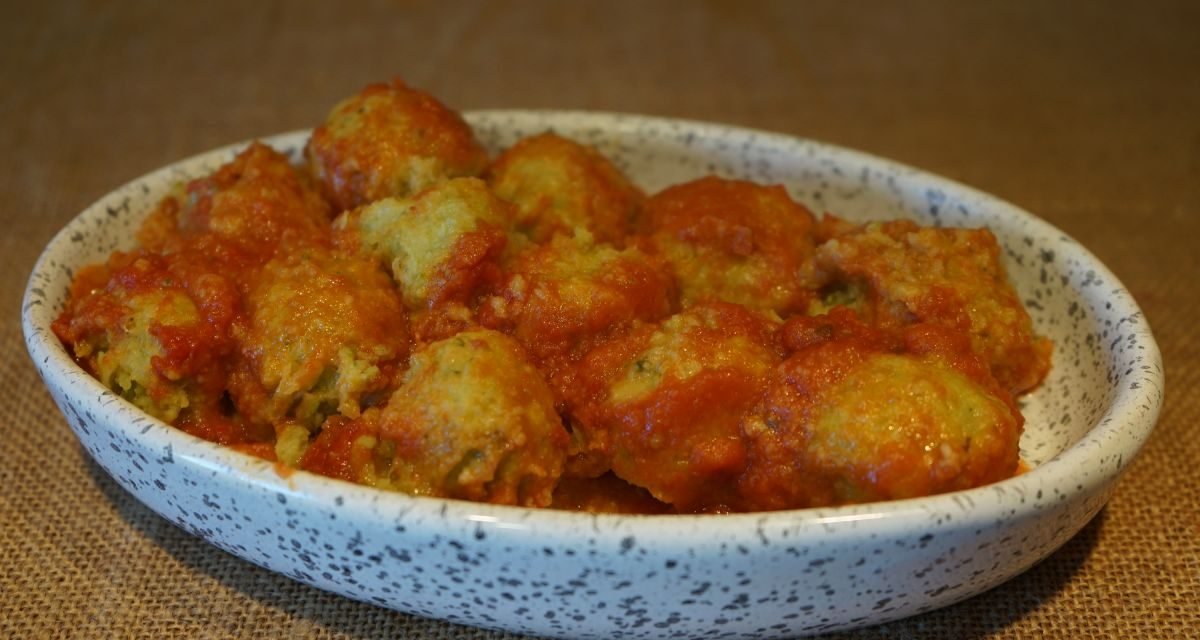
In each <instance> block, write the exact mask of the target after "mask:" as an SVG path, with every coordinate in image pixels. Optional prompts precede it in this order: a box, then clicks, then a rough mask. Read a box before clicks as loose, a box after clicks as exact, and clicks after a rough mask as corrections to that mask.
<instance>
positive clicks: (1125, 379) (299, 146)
mask: <svg viewBox="0 0 1200 640" xmlns="http://www.w3.org/2000/svg"><path fill="white" fill-rule="evenodd" d="M467 118H468V120H469V121H470V122H471V123H472V124H473V125H474V126H475V128H476V131H477V134H478V136H479V138H480V139H481V141H482V142H483V143H484V144H485V146H487V147H488V148H489V149H490V150H492V151H493V152H496V151H498V150H500V149H502V148H504V147H506V146H508V145H510V144H512V143H513V142H515V141H516V140H518V139H519V138H521V137H524V136H527V135H531V134H534V133H538V132H540V131H544V130H547V129H551V130H554V131H556V132H558V133H560V134H562V135H565V136H568V137H571V138H574V139H576V140H579V141H581V142H584V143H587V144H591V145H593V146H595V147H597V148H598V149H599V150H600V151H601V152H602V153H604V154H605V155H607V156H608V157H610V158H612V159H613V160H614V161H615V162H616V163H617V164H618V165H619V166H620V167H621V168H622V169H623V170H625V171H626V172H627V173H628V175H630V176H631V177H632V178H633V180H634V181H635V182H636V183H637V184H639V185H640V186H641V187H642V188H644V189H645V190H646V191H648V192H654V191H656V190H658V189H661V188H663V187H665V186H667V185H670V184H673V183H677V182H681V181H684V180H688V179H692V178H696V177H699V176H702V175H705V174H711V173H716V174H718V175H722V176H725V177H733V178H742V179H749V180H754V181H758V182H761V183H775V184H782V185H784V186H785V187H786V188H787V189H788V190H789V192H790V193H791V194H792V195H793V197H795V198H796V199H797V200H799V201H800V202H802V203H804V204H805V205H807V206H808V207H809V208H810V209H812V210H813V211H814V212H816V213H820V212H830V213H834V214H837V215H839V216H841V217H844V218H848V219H851V220H856V221H862V220H879V219H888V218H898V217H903V218H911V219H914V220H917V221H918V222H921V223H923V224H931V225H939V226H969V227H978V226H986V227H988V228H990V229H991V230H992V231H993V232H994V233H995V234H996V235H997V237H998V238H999V241H1000V243H1001V245H1002V247H1003V249H1004V252H1005V254H1006V256H1005V257H1006V265H1007V268H1008V270H1009V275H1010V278H1011V279H1012V280H1013V282H1014V284H1015V286H1016V288H1017V291H1018V293H1019V295H1020V297H1021V299H1022V300H1024V301H1025V303H1026V305H1027V307H1028V309H1029V311H1030V313H1031V315H1032V317H1033V320H1034V323H1035V327H1036V330H1037V331H1038V332H1039V333H1041V334H1042V335H1045V336H1047V337H1049V338H1050V339H1051V340H1053V341H1054V359H1053V368H1052V371H1051V373H1050V376H1049V378H1048V379H1047V381H1046V382H1045V384H1044V385H1043V386H1042V387H1040V388H1039V389H1038V390H1037V391H1036V392H1034V393H1032V394H1030V395H1028V396H1025V397H1024V398H1023V399H1022V411H1023V413H1024V415H1025V417H1026V430H1025V433H1024V435H1023V437H1022V440H1021V453H1022V457H1023V459H1024V461H1025V462H1026V463H1027V464H1028V465H1029V466H1031V467H1034V468H1037V467H1039V466H1041V465H1044V464H1045V463H1047V462H1048V461H1050V460H1052V459H1053V458H1055V456H1058V455H1060V454H1062V453H1063V452H1064V451H1066V450H1068V449H1069V448H1070V447H1071V446H1072V445H1075V444H1076V443H1079V442H1080V441H1081V439H1083V438H1084V436H1085V435H1086V434H1088V432H1089V431H1091V430H1092V429H1093V428H1094V427H1095V426H1097V425H1098V424H1099V423H1101V422H1102V418H1104V417H1105V416H1106V415H1109V416H1110V417H1111V415H1112V412H1113V409H1114V406H1115V405H1117V404H1120V403H1121V402H1133V401H1136V400H1137V397H1134V396H1138V395H1139V394H1138V393H1137V392H1139V390H1140V386H1141V385H1143V384H1144V381H1143V378H1147V377H1148V379H1149V380H1150V381H1151V382H1152V383H1155V381H1157V382H1156V383H1155V384H1157V385H1158V393H1159V394H1161V378H1160V376H1159V374H1160V372H1161V368H1160V365H1159V364H1158V361H1157V358H1158V355H1157V351H1156V349H1155V347H1154V344H1153V339H1152V337H1151V336H1150V333H1149V329H1148V327H1146V326H1145V324H1144V321H1143V319H1142V317H1141V314H1140V312H1139V311H1138V310H1137V307H1136V305H1135V304H1134V303H1133V301H1132V299H1130V298H1129V297H1128V294H1127V293H1126V292H1125V291H1124V289H1123V288H1122V287H1121V285H1120V283H1119V282H1117V281H1116V279H1115V277H1113V276H1112V274H1111V273H1109V272H1108V271H1107V270H1106V269H1104V267H1103V265H1101V264H1100V263H1099V262H1098V261H1097V260H1096V259H1095V258H1094V257H1093V256H1091V254H1090V253H1088V252H1087V251H1086V250H1085V249H1083V248H1082V247H1081V246H1079V245H1078V244H1077V243H1075V242H1074V241H1073V240H1071V239H1070V238H1069V237H1067V236H1066V235H1064V234H1062V233H1061V232H1060V231H1058V230H1056V229H1054V228H1053V227H1051V226H1050V225H1048V224H1046V223H1044V222H1042V221H1040V220H1038V219H1037V218H1034V217H1033V216H1030V215H1029V214H1026V213H1024V212H1023V211H1021V210H1019V209H1017V208H1016V207H1013V206H1011V205H1009V204H1007V203H1005V202H1002V201H1000V200H997V199H995V198H993V197H990V196H987V195H985V194H982V193H979V192H977V191H974V190H972V189H969V188H967V187H963V186H961V185H957V184H955V183H953V182H951V181H948V180H945V179H942V178H937V177H934V176H930V175H928V174H925V173H923V172H919V171H916V170H913V169H911V168H908V167H904V166H902V165H898V164H895V163H892V162H889V161H886V160H882V159H879V158H876V157H873V156H869V155H866V154H862V153H858V152H854V151H849V150H844V149H839V148H835V147H830V146H827V145H822V144H819V143H816V142H812V141H807V140H801V139H794V138H789V137H785V136H778V135H773V134H767V133H763V132H756V131H749V130H743V129H737V128H731V127H724V126H719V125H709V124H704V123H695V122H686V121H667V120H658V119H654V118H644V117H638V116H622V115H601V114H588V113H572V112H556V113H539V112H523V111H495V112H478V113H471V114H467ZM306 139H307V132H293V133H290V134H283V135H279V136H274V137H270V138H267V139H266V141H267V142H269V143H270V144H272V146H274V147H275V148H277V149H279V150H280V151H283V152H285V153H287V154H288V155H289V156H290V157H291V158H292V159H293V160H295V161H297V162H299V161H300V160H301V158H302V150H303V146H304V143H305V141H306ZM241 146H242V145H231V146H230V147H226V148H224V149H220V150H216V151H213V152H209V153H205V154H201V155H198V156H195V157H193V158H189V159H187V160H184V161H181V162H179V163H176V164H174V165H171V166H169V167H166V168H164V169H161V170H159V171H156V172H154V173H151V174H148V175H147V176H144V177H142V178H139V179H137V180H134V181H133V182H131V183H129V184H127V185H125V186H123V187H121V188H120V189H118V190H116V191H114V192H113V193H111V194H109V195H108V196H106V197H105V198H103V199H101V200H100V201H99V202H98V203H97V204H96V205H94V206H93V207H91V208H89V209H88V210H87V211H85V212H84V213H83V214H81V215H80V216H79V217H78V218H76V219H75V220H73V221H72V222H71V223H70V224H69V225H68V226H67V227H66V228H65V229H64V230H63V231H62V232H61V233H60V234H59V235H58V236H56V237H55V239H54V240H53V241H52V242H51V244H50V245H49V247H48V248H47V250H46V252H45V253H44V255H43V256H42V259H41V260H40V261H39V263H38V265H37V266H36V267H35V270H34V273H33V275H32V276H31V279H30V285H29V291H27V296H26V302H25V306H24V314H25V325H26V332H27V335H29V340H30V341H31V349H33V344H32V343H37V344H38V345H40V347H39V348H40V349H42V350H43V351H45V352H46V353H48V354H50V355H51V356H52V357H54V358H58V359H61V360H63V361H64V362H65V363H66V366H74V365H73V364H70V363H69V358H67V355H66V353H65V351H64V350H63V349H62V347H61V345H59V344H58V342H57V340H56V339H55V338H54V336H53V334H52V333H51V332H50V331H49V325H50V323H51V322H52V321H53V319H54V318H55V316H56V315H57V314H58V313H59V312H60V310H61V309H62V305H63V303H64V300H65V296H66V293H67V289H68V285H69V283H70V281H71V278H72V277H73V276H74V274H75V273H76V271H77V270H78V269H79V268H80V267H82V266H84V265H87V264H91V263H96V262H100V261H103V260H104V259H106V257H107V256H108V255H109V254H110V253H111V252H112V251H114V250H128V249H130V248H132V247H133V243H134V240H133V235H134V232H135V231H136V229H137V226H138V225H139V224H140V222H141V220H142V219H143V218H144V216H145V215H146V214H147V213H148V212H149V211H150V210H151V209H152V208H153V206H154V205H155V204H156V203H157V201H158V200H159V199H160V198H161V197H162V195H163V194H164V193H165V192H166V191H167V190H168V189H169V188H170V187H171V186H172V185H173V184H175V183H178V182H179V181H183V180H187V179H190V178H194V177H197V176H200V175H203V174H205V173H207V172H210V171H212V170H214V169H216V168H217V167H218V166H220V165H221V164H222V163H224V162H226V161H228V160H229V159H230V158H231V157H232V156H233V154H234V153H236V151H237V150H239V149H240V148H241ZM35 357H36V356H35ZM1143 391H1144V390H1143ZM1121 394H1125V396H1130V394H1133V396H1130V397H1122V396H1121ZM1159 397H1161V395H1159ZM1153 402H1157V400H1154V401H1153ZM1151 424H1152V421H1151ZM1147 431H1148V429H1147ZM1144 437H1145V434H1144V433H1143V434H1140V435H1138V436H1137V438H1138V441H1139V443H1140V439H1144Z"/></svg>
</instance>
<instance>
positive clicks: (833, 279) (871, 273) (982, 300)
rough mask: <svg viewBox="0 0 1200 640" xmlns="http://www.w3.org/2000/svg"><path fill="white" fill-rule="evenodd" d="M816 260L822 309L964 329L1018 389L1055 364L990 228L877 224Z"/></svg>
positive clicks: (847, 236) (837, 241)
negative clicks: (846, 309)
mask: <svg viewBox="0 0 1200 640" xmlns="http://www.w3.org/2000/svg"><path fill="white" fill-rule="evenodd" d="M816 262H817V266H818V268H819V269H820V271H821V272H822V273H823V278H824V280H825V282H826V284H825V285H824V287H823V291H824V295H823V297H822V299H821V300H818V301H816V302H815V304H814V305H813V309H812V311H814V312H821V311H824V310H825V309H827V308H829V307H831V306H836V305H839V304H841V305H848V306H852V307H855V308H856V309H858V310H859V311H860V313H862V314H863V315H864V317H866V318H868V319H870V320H872V321H873V322H875V323H877V324H879V325H880V326H884V327H896V326H904V325H906V324H910V323H913V322H917V321H922V322H933V323H937V324H942V325H945V326H949V327H955V328H958V329H962V330H963V331H966V332H968V333H969V334H970V336H971V341H972V344H973V346H974V348H975V350H976V351H977V352H978V353H980V354H981V355H982V356H983V357H984V359H985V360H986V361H987V362H988V363H989V365H990V366H991V369H992V373H993V375H994V376H995V377H996V379H997V380H998V381H999V382H1000V383H1001V384H1002V385H1003V386H1004V387H1005V388H1007V389H1008V390H1009V391H1010V392H1012V393H1021V392H1024V391H1028V390H1030V389H1032V388H1034V387H1036V386H1037V385H1038V384H1039V383H1040V382H1041V381H1042V379H1043V378H1044V377H1045V375H1046V373H1047V371H1048V370H1049V368H1050V352H1051V345H1050V342H1049V341H1048V340H1046V339H1044V338H1040V337H1038V336H1036V335H1035V334H1034V332H1033V323H1032V321H1031V320H1030V318H1029V313H1028V312H1027V311H1026V310H1025V308H1024V307H1023V306H1021V300H1020V299H1019V298H1018V297H1017V294H1016V291H1015V290H1014V289H1013V287H1012V284H1011V283H1010V282H1009V281H1008V278H1007V276H1006V274H1005V270H1004V265H1003V264H1002V263H1001V260H1000V246H999V244H998V243H997V242H996V238H995V236H993V235H992V233H991V232H990V231H988V230H987V229H942V228H927V227H919V226H917V225H916V224H915V223H913V222H909V221H905V220H898V221H892V222H884V223H871V224H867V225H865V226H862V227H859V228H855V229H854V230H852V231H850V232H847V233H843V234H841V235H837V236H836V237H834V238H833V239H831V240H829V241H828V242H826V243H824V244H822V245H821V246H820V247H819V248H818V249H817V252H816Z"/></svg>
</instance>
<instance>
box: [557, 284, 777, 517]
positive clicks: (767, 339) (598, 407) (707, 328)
mask: <svg viewBox="0 0 1200 640" xmlns="http://www.w3.org/2000/svg"><path fill="white" fill-rule="evenodd" d="M774 333H775V326H774V324H773V323H772V322H770V321H768V320H766V319H765V318H763V317H762V316H759V315H757V314H755V313H753V312H751V311H749V310H747V309H745V308H743V307H740V306H738V305H733V304H728V303H721V302H713V303H705V304H700V305H696V306H694V307H691V308H690V309H687V310H685V311H683V312H682V313H679V314H676V315H674V316H672V317H670V318H668V319H667V320H665V321H663V322H662V323H661V324H659V325H656V326H655V325H647V326H644V327H642V328H640V329H637V330H634V331H633V332H632V333H630V334H629V335H628V336H625V337H622V338H617V339H615V340H611V341H609V342H606V343H604V344H602V345H600V346H599V347H597V348H596V349H595V350H593V351H592V352H591V353H589V354H588V355H587V357H586V358H584V360H583V362H582V363H581V365H580V374H579V375H580V384H579V385H578V387H579V393H580V394H581V397H577V398H575V399H574V401H573V416H574V419H575V422H574V424H573V426H574V427H575V433H574V434H573V435H574V437H575V443H574V452H575V453H576V454H577V455H578V456H579V459H577V460H575V461H573V468H572V473H573V474H577V475H586V474H589V473H590V474H593V475H595V474H598V473H600V472H602V471H604V470H605V468H607V467H611V469H612V471H613V472H614V473H615V474H616V475H617V476H618V477H620V478H622V479H624V480H626V481H627V482H629V483H630V484H633V485H636V486H640V487H644V488H646V489H647V490H649V491H650V493H651V494H653V495H654V497H655V498H657V499H659V500H661V501H663V502H666V503H669V504H671V505H673V506H674V507H675V508H676V509H677V510H680V511H697V510H721V509H725V508H728V507H729V506H730V504H731V503H732V500H733V498H734V497H735V496H733V495H732V492H731V488H732V487H733V486H734V483H733V480H734V479H735V478H736V477H737V475H738V474H739V473H740V472H741V471H742V469H743V466H744V465H745V459H746V452H745V447H744V445H743V442H742V439H741V433H740V427H739V424H740V421H741V419H742V416H743V414H744V413H746V412H747V411H748V410H750V409H751V408H752V407H753V406H754V405H755V404H756V402H757V401H758V400H759V396H760V395H761V393H762V390H763V388H764V385H765V384H766V380H767V376H768V374H769V373H770V372H771V370H772V369H773V368H774V366H775V365H776V364H777V363H778V362H779V360H780V355H779V353H778V351H777V348H776V345H775V336H774Z"/></svg>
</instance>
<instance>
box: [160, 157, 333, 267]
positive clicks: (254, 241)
mask: <svg viewBox="0 0 1200 640" xmlns="http://www.w3.org/2000/svg"><path fill="white" fill-rule="evenodd" d="M331 219H332V216H331V214H330V211H329V205H328V204H326V202H325V201H324V200H323V199H322V198H321V196H320V194H319V193H318V192H317V190H316V189H315V187H314V186H313V185H312V184H310V182H309V179H308V177H307V176H306V175H304V174H302V173H300V172H299V171H297V170H296V169H295V168H294V167H292V165H291V163H290V162H289V161H288V159H287V157H286V156H284V155H283V154H281V153H279V152H277V151H275V150H274V149H272V148H270V147H268V146H266V145H263V144H260V143H258V142H254V143H252V144H250V145H249V146H248V147H246V149H244V150H243V151H242V152H241V153H239V154H238V155H237V156H236V157H235V158H234V159H233V160H232V161H230V162H229V163H227V164H225V165H223V166H221V167H220V168H219V169H218V170H217V171H216V172H214V173H213V174H211V175H209V176H206V177H203V178H199V179H196V180H193V181H191V182H189V183H188V184H187V185H186V186H185V187H183V188H181V189H177V190H176V191H175V193H174V194H172V195H170V196H168V197H167V198H165V199H164V200H163V201H162V203H160V204H159V206H158V208H157V209H156V210H155V212H154V213H153V214H152V215H151V216H150V217H149V218H148V220H147V221H146V222H145V223H144V224H143V226H142V228H141V230H140V231H139V235H138V239H139V240H140V241H141V243H142V245H143V246H144V247H145V248H148V249H152V250H157V249H163V250H165V251H176V250H179V248H178V246H177V245H178V241H179V238H180V237H181V236H184V237H188V236H196V235H201V234H211V235H214V236H217V237H219V238H220V239H221V241H222V242H224V243H226V244H228V245H231V246H232V247H233V248H236V249H237V250H240V251H242V252H244V253H246V254H249V255H253V256H258V257H259V259H260V262H265V261H266V260H268V259H269V258H270V257H271V255H273V253H274V252H275V250H276V248H277V246H278V245H279V243H280V242H281V241H282V240H283V239H284V238H289V239H291V240H293V241H297V242H301V243H308V244H312V243H317V242H320V239H321V238H323V237H324V236H325V235H326V234H327V233H328V227H329V222H330V220H331Z"/></svg>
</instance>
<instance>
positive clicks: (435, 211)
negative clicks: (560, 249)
mask: <svg viewBox="0 0 1200 640" xmlns="http://www.w3.org/2000/svg"><path fill="white" fill-rule="evenodd" d="M510 221H511V210H510V209H509V206H508V205H507V204H506V203H504V202H502V201H501V200H499V199H497V198H496V197H495V196H493V195H492V193H491V192H490V191H489V190H488V188H487V186H486V185H485V184H484V183H483V181H482V180H479V179H477V178H456V179H454V180H449V181H447V182H443V183H441V184H439V185H438V186H436V187H432V188H430V189H428V190H426V191H423V192H421V193H419V194H417V195H416V196H414V197H412V198H406V199H398V198H384V199H383V200H378V201H376V202H373V203H371V204H369V205H367V206H365V207H362V208H359V209H355V210H354V211H350V212H347V213H346V214H343V215H342V216H341V217H339V218H338V219H337V220H336V221H335V222H334V242H335V244H336V245H337V246H338V247H340V248H342V249H343V250H346V251H349V252H356V253H361V254H365V255H371V256H376V257H378V258H380V259H382V260H383V261H385V262H386V263H387V264H389V265H390V267H391V272H392V276H393V278H394V279H395V281H396V283H397V284H398V285H399V287H400V292H401V296H402V300H403V301H404V305H405V307H406V308H407V309H408V310H409V311H412V312H419V313H415V315H414V319H413V322H414V333H415V335H416V337H417V338H418V339H419V340H436V339H439V338H443V337H446V336H448V335H452V334H454V333H456V332H457V331H460V330H463V329H465V328H469V327H470V326H473V324H474V319H473V303H474V300H475V298H476V295H477V294H481V293H484V292H486V291H488V290H491V289H492V288H494V287H496V286H497V285H498V284H499V282H500V280H501V278H502V275H503V272H502V268H501V264H502V261H503V260H504V258H505V248H506V247H508V246H509V244H508V237H509V236H508V234H507V232H506V229H507V228H508V225H509V223H510Z"/></svg>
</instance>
